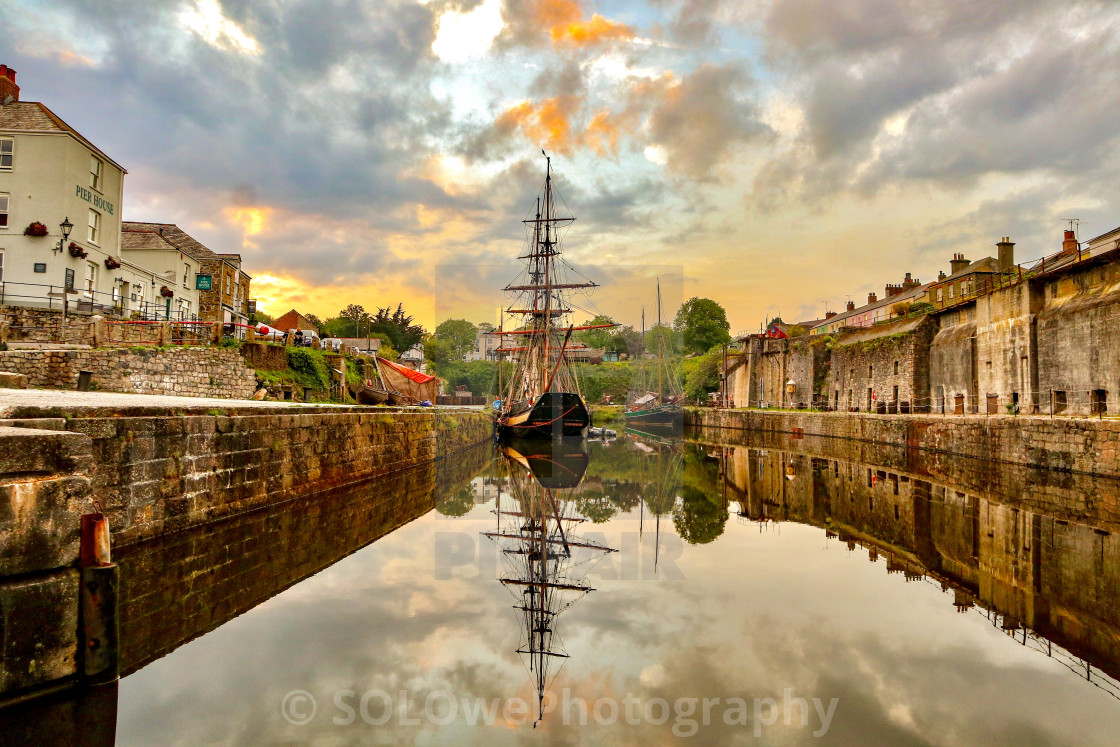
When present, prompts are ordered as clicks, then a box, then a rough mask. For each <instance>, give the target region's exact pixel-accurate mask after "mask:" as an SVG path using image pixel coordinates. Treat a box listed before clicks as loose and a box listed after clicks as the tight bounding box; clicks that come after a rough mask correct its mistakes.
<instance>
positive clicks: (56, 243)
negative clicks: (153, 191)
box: [0, 65, 197, 315]
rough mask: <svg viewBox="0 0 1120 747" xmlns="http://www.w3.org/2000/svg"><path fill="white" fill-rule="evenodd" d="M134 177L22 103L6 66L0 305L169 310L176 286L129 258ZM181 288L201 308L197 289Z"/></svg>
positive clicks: (1, 83)
mask: <svg viewBox="0 0 1120 747" xmlns="http://www.w3.org/2000/svg"><path fill="white" fill-rule="evenodd" d="M126 173H127V172H126V171H125V169H124V168H123V167H122V166H121V165H120V164H118V163H117V162H116V161H114V160H113V159H111V158H109V156H107V155H106V154H105V153H104V152H102V151H101V150H100V149H99V148H98V147H97V146H95V145H94V144H93V143H91V142H90V141H89V140H87V139H86V138H84V137H82V135H80V134H79V133H78V132H77V131H76V130H74V128H72V127H70V125H68V124H66V122H64V121H62V119H61V118H60V117H59V116H58V115H57V114H55V113H54V112H52V111H51V110H50V109H48V108H47V107H46V106H44V105H43V104H41V103H38V102H31V101H20V100H19V86H18V85H16V73H15V71H14V70H12V69H10V68H8V67H7V66H6V65H0V304H10V305H20V306H39V307H52V308H61V299H62V297H63V289H67V290H68V291H70V292H68V293H67V294H66V297H67V298H68V301H69V305H70V308H71V309H74V310H78V311H98V312H108V313H118V314H123V315H128V314H130V313H132V312H144V311H149V312H150V311H152V310H155V311H158V310H159V309H164V310H166V309H167V307H168V305H167V303H166V300H167V298H168V297H167V296H161V295H159V294H160V292H161V291H163V289H164V288H165V287H168V288H169V287H170V286H169V285H168V284H169V283H171V282H173V281H172V280H171V279H170V278H167V277H163V276H160V275H158V274H157V273H155V272H153V271H151V270H150V269H148V268H147V267H146V266H145V265H143V263H140V262H137V261H135V260H134V259H133V258H132V257H122V255H121V216H120V211H121V202H122V198H123V195H124V175H125V174H126ZM67 221H68V222H69V223H70V224H72V228H70V234H69V236H68V237H67V238H66V239H65V240H64V239H63V233H64V227H63V224H64V223H66V222H67ZM153 289H154V290H153ZM175 289H176V291H175V295H176V296H180V297H181V298H182V299H183V300H184V301H186V302H188V303H190V302H191V300H192V299H193V302H194V304H195V306H196V307H197V292H195V291H194V290H193V288H192V289H190V290H189V291H188V292H185V293H182V294H180V293H179V292H178V291H179V288H178V285H175ZM153 293H154V294H155V296H153ZM154 302H158V303H155V305H152V304H153V303H154ZM143 304H148V305H149V307H148V308H146V307H145V306H144V305H143ZM173 309H174V310H176V311H177V310H178V307H177V306H174V307H173Z"/></svg>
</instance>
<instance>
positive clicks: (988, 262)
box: [930, 257, 999, 285]
mask: <svg viewBox="0 0 1120 747" xmlns="http://www.w3.org/2000/svg"><path fill="white" fill-rule="evenodd" d="M978 272H987V273H991V274H993V275H994V274H995V273H997V272H999V260H997V259H996V258H995V257H984V259H978V260H976V261H975V262H971V263H969V265H968V267H965V268H963V269H960V270H957V271H956V272H954V273H953V274H952V275H947V276H946V277H943V278H941V279H940V280H935V281H933V282H932V283H930V285H941V284H942V283H950V282H952V281H954V280H956V279H958V278H963V277H965V276H966V275H974V274H976V273H978Z"/></svg>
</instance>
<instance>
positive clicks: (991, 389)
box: [971, 283, 1038, 413]
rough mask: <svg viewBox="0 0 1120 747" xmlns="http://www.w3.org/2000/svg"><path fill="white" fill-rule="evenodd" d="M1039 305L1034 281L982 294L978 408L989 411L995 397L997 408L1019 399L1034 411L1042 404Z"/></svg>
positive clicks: (978, 329)
mask: <svg viewBox="0 0 1120 747" xmlns="http://www.w3.org/2000/svg"><path fill="white" fill-rule="evenodd" d="M1034 312H1035V308H1034V302H1033V301H1032V293H1031V285H1030V283H1019V284H1018V285H1014V286H1011V287H1009V288H1002V289H999V290H996V291H993V292H992V293H989V294H987V295H984V296H980V297H978V298H977V299H976V381H977V398H976V400H977V401H976V404H975V407H976V409H975V410H971V412H987V411H988V409H989V404H988V403H989V398H991V399H992V400H994V401H993V402H992V405H993V407H994V409H995V411H996V412H1000V413H1003V412H1006V411H1007V405H1009V404H1011V405H1014V404H1018V405H1019V408H1020V410H1021V411H1022V412H1034V411H1035V410H1034V407H1035V406H1036V405H1037V404H1038V403H1037V400H1036V399H1035V398H1034V393H1035V392H1037V390H1038V387H1037V380H1036V378H1035V375H1034V373H1033V372H1034V371H1036V370H1037V363H1036V361H1037V352H1036V348H1035V315H1034Z"/></svg>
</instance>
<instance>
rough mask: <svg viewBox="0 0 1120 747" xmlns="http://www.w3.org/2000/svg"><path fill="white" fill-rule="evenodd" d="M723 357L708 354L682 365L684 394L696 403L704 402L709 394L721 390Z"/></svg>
mask: <svg viewBox="0 0 1120 747" xmlns="http://www.w3.org/2000/svg"><path fill="white" fill-rule="evenodd" d="M722 357H723V356H722V355H721V354H720V353H718V352H716V353H708V354H707V355H702V356H700V357H699V358H689V359H688V360H686V361H684V363H683V364H682V371H681V373H682V374H683V376H682V378H683V379H684V393H685V396H687V397H688V398H689V399H691V400H692V401H694V402H704V401H705V400H707V399H708V392H714V391H715V390H717V389H719V367H720V363H721V362H722V361H721V359H722Z"/></svg>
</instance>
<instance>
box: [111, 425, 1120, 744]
mask: <svg viewBox="0 0 1120 747" xmlns="http://www.w3.org/2000/svg"><path fill="white" fill-rule="evenodd" d="M737 438H738V439H741V442H740V443H735V444H728V443H700V442H696V441H692V442H684V443H682V442H680V441H677V442H671V441H661V440H658V439H651V438H641V437H625V438H621V439H619V440H617V441H614V442H612V443H610V444H609V445H603V444H598V443H592V444H590V445H589V447H588V452H589V453H588V454H587V455H586V456H584V455H582V454H581V453H580V452H579V450H578V449H570V448H567V447H565V448H563V449H559V450H557V451H556V453H553V454H549V455H544V456H543V457H541V458H533V459H522V458H521V457H524V456H525V454H521V455H518V454H513V455H512V457H513V459H512V460H511V459H510V458H509V457H510V455H503V454H500V453H498V452H497V451H495V450H494V449H493V448H491V447H487V448H485V449H480V450H476V451H475V452H471V453H468V454H466V455H459V456H457V457H456V458H455V460H454V462H453V464H450V465H449V464H448V463H445V464H444V465H443V466H441V468H440V469H441V471H440V472H439V473H435V474H433V472H432V471H431V470H428V471H420V472H416V473H408V474H405V475H398V476H396V477H394V478H393V479H391V480H386V481H383V482H382V484H381V485H380V486H379V487H377V488H372V489H371V488H364V489H361V490H355V491H349V492H348V493H345V494H340V495H339V496H335V497H332V498H330V499H328V500H325V501H323V500H320V501H307V502H303V503H300V502H297V503H296V504H291V505H289V506H286V507H283V508H281V509H277V510H275V511H273V512H269V513H262V514H259V515H255V516H253V517H248V518H245V517H243V518H242V519H239V520H237V521H234V522H229V523H227V524H226V525H224V526H222V527H220V528H219V531H215V530H214V529H213V528H212V529H211V530H210V531H209V533H208V534H206V533H196V534H191V533H187V534H184V535H181V536H179V537H178V538H177V539H176V540H175V542H173V543H163V544H162V545H161V546H159V547H155V546H152V547H147V548H145V547H140V548H135V549H132V550H130V551H128V552H125V553H124V554H123V557H122V570H123V574H124V576H125V579H126V581H125V587H126V588H125V590H124V596H125V605H124V617H125V620H124V624H123V627H124V630H123V636H124V638H125V656H126V660H127V661H126V668H127V669H128V670H129V671H130V673H129V674H128V675H127V676H126V677H124V678H123V679H122V681H121V683H120V688H119V701H118V711H117V732H116V734H117V740H118V742H119V743H121V744H173V743H174V744H203V743H223V742H224V743H265V742H268V743H276V742H304V741H311V742H316V743H322V744H343V743H355V742H366V743H385V744H396V743H402V742H404V743H413V742H414V743H421V744H428V743H439V744H513V743H575V742H581V741H593V742H596V743H643V744H646V743H652V744H660V743H671V742H675V741H685V740H691V741H694V742H697V743H704V744H713V743H720V744H737V743H746V742H757V741H761V742H764V743H768V742H775V743H787V742H806V741H816V740H815V737H816V736H819V738H820V739H821V740H822V741H828V742H843V743H855V742H860V743H866V742H874V743H884V742H890V743H911V742H913V743H938V744H955V743H961V742H966V743H984V742H987V743H998V744H1009V743H1016V744H1020V743H1069V742H1074V741H1076V742H1077V743H1084V744H1105V743H1115V741H1116V739H1117V737H1116V734H1117V731H1116V729H1117V725H1118V717H1120V698H1118V696H1120V686H1118V685H1117V681H1116V680H1115V679H1113V678H1114V677H1115V676H1116V675H1117V674H1118V672H1120V666H1118V664H1117V661H1118V659H1120V656H1118V653H1120V621H1118V617H1120V612H1118V610H1120V600H1118V595H1120V591H1118V587H1120V583H1118V581H1120V578H1118V576H1120V571H1118V565H1120V563H1118V553H1117V543H1116V539H1115V538H1116V536H1117V535H1116V516H1115V514H1114V513H1110V511H1111V512H1114V511H1115V509H1116V507H1117V505H1118V502H1117V500H1116V497H1117V495H1120V488H1117V486H1116V485H1114V484H1113V483H1110V482H1102V481H1091V480H1088V479H1087V478H1073V477H1071V476H1068V475H1066V476H1061V475H1058V476H1055V475H1047V474H1045V473H1030V472H1024V471H1022V470H1020V471H1003V472H1000V471H992V470H991V469H990V468H985V467H984V466H983V465H979V466H978V465H974V464H968V463H962V462H960V460H955V461H954V460H950V459H947V458H946V457H944V456H941V457H933V456H928V455H926V456H922V455H916V454H914V453H912V452H910V453H907V452H905V451H903V452H899V451H892V450H884V449H879V450H875V449H873V448H872V447H869V446H867V445H858V444H848V443H840V442H835V441H832V442H827V441H821V442H812V441H811V440H809V441H805V440H799V441H789V442H782V441H776V440H773V439H772V438H771V440H769V441H767V442H759V441H755V442H752V441H751V440H750V439H749V438H748V437H747V436H744V435H743V434H739V435H738V436H737ZM577 482H578V485H575V483H577ZM542 483H543V484H542ZM573 485H575V486H574V487H572V486H573ZM496 512H500V513H496ZM517 514H520V515H517ZM576 519H586V520H585V521H577V520H576ZM559 527H563V528H564V532H563V535H562V536H561V535H560V532H559ZM542 532H543V533H544V534H543V537H544V540H545V541H544V542H543V543H542V541H541V537H542ZM486 533H491V534H496V535H503V534H504V535H506V536H504V537H502V536H497V537H488V536H486ZM215 537H218V538H220V540H221V541H220V542H215V541H214V538H215ZM204 538H205V539H204ZM373 540H375V541H373ZM367 543H369V544H367ZM363 545H364V546H363ZM542 547H543V548H544V549H545V553H544V555H541V553H540V552H539V551H540V549H541V548H542ZM359 548H360V549H359ZM565 548H566V549H565ZM607 549H609V550H613V552H607ZM355 550H356V551H355ZM542 558H543V560H542ZM500 579H505V581H504V582H503V581H502V580H500ZM584 587H588V588H584ZM588 589H593V590H588ZM518 608H520V609H518ZM519 650H521V651H522V652H528V653H518V651H519ZM539 683H543V693H544V695H543V701H542V700H541V693H539V692H538V684H539ZM704 699H707V701H705V700H704ZM542 705H543V710H544V711H545V713H544V714H543V716H542V715H541V714H540V713H539V710H540V706H542ZM581 720H582V721H584V722H585V723H582V724H581Z"/></svg>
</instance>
